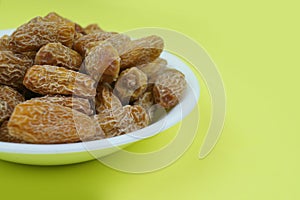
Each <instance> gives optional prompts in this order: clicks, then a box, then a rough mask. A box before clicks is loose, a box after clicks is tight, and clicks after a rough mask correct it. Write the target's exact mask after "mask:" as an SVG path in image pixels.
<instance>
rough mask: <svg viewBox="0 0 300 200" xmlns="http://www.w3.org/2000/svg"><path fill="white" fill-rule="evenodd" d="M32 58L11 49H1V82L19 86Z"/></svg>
mask: <svg viewBox="0 0 300 200" xmlns="http://www.w3.org/2000/svg"><path fill="white" fill-rule="evenodd" d="M31 65H32V59H30V58H28V57H27V56H25V55H22V54H15V53H13V52H11V51H0V84H3V85H9V86H12V87H15V88H19V87H21V85H22V81H23V78H24V75H25V73H26V71H27V69H28V68H29V67H30V66H31Z"/></svg>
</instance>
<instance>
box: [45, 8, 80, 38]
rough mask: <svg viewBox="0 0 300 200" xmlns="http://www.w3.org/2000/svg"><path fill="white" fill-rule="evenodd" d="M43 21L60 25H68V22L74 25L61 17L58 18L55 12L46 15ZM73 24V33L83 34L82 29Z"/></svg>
mask: <svg viewBox="0 0 300 200" xmlns="http://www.w3.org/2000/svg"><path fill="white" fill-rule="evenodd" d="M44 19H47V20H49V21H54V22H60V23H70V22H71V23H74V22H72V21H71V20H69V19H66V18H64V17H62V16H60V15H59V14H57V13H55V12H50V13H49V14H48V15H46V16H45V17H44ZM74 24H75V31H76V32H78V33H83V34H85V31H84V29H83V28H82V27H81V26H80V25H79V24H77V23H74Z"/></svg>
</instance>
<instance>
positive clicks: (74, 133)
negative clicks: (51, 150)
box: [7, 100, 98, 144]
mask: <svg viewBox="0 0 300 200" xmlns="http://www.w3.org/2000/svg"><path fill="white" fill-rule="evenodd" d="M7 126H8V130H9V134H10V135H11V136H13V137H16V138H18V139H20V140H23V141H25V142H28V143H35V144H55V143H70V142H79V141H81V140H84V139H93V138H94V137H96V135H97V134H98V133H97V129H96V126H95V124H94V122H93V120H92V119H91V118H90V117H89V116H87V115H85V114H83V113H81V112H78V111H76V110H72V109H71V108H68V107H64V106H61V105H57V104H53V103H47V102H39V101H31V100H29V101H26V102H24V103H21V104H19V105H17V106H16V108H15V110H14V112H13V114H12V116H11V118H10V120H9V122H8V125H7Z"/></svg>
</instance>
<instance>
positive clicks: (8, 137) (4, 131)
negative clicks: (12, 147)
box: [0, 121, 25, 143]
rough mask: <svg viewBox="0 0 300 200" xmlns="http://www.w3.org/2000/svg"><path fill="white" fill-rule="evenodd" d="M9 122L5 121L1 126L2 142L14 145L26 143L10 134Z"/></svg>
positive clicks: (0, 138)
mask: <svg viewBox="0 0 300 200" xmlns="http://www.w3.org/2000/svg"><path fill="white" fill-rule="evenodd" d="M7 124H8V121H5V122H3V123H2V125H1V126H0V141H1V142H12V143H25V142H24V141H22V140H20V139H18V138H16V137H13V136H11V135H10V134H9V132H8V128H7Z"/></svg>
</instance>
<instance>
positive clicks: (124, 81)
mask: <svg viewBox="0 0 300 200" xmlns="http://www.w3.org/2000/svg"><path fill="white" fill-rule="evenodd" d="M147 81H148V79H147V76H146V74H144V72H142V71H141V70H139V69H138V68H136V67H132V68H129V69H126V70H124V71H123V72H122V73H121V74H120V77H119V78H118V80H117V82H116V84H115V90H114V92H115V93H116V95H117V96H118V97H119V98H120V100H121V101H122V103H123V104H128V103H129V102H131V101H134V100H136V99H138V98H139V96H141V95H142V94H143V93H144V92H145V91H146V89H147Z"/></svg>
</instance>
